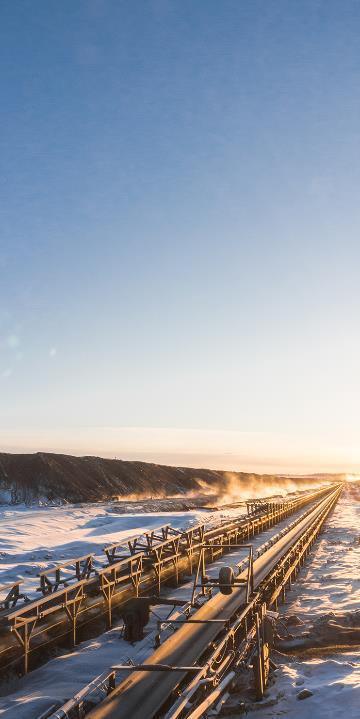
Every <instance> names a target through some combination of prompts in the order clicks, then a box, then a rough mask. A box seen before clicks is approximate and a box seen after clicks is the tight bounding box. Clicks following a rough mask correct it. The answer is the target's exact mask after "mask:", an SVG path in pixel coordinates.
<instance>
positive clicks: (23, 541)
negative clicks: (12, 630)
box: [0, 504, 223, 597]
mask: <svg viewBox="0 0 360 719" xmlns="http://www.w3.org/2000/svg"><path fill="white" fill-rule="evenodd" d="M222 515H223V513H222V512H210V511H207V510H195V511H188V512H174V513H171V514H169V513H168V512H155V513H152V514H149V513H147V514H143V513H136V514H119V513H118V512H117V510H116V505H111V504H103V505H101V504H88V505H83V506H76V505H72V506H71V505H69V506H66V507H38V508H34V509H30V508H27V507H24V506H23V507H16V508H9V507H0V585H4V584H9V583H10V582H12V581H16V580H18V579H21V580H22V581H23V582H24V585H23V586H24V589H25V591H26V593H27V594H28V596H30V597H34V596H35V597H38V595H36V594H34V593H35V591H36V587H38V586H39V579H38V578H37V575H38V573H39V572H41V571H43V570H45V569H50V568H51V567H54V566H55V564H59V563H61V562H65V561H67V560H69V559H74V558H76V557H81V556H84V555H86V554H91V553H94V554H95V557H96V559H97V560H98V562H99V566H100V565H101V564H104V562H105V559H106V557H105V555H104V553H103V547H104V546H105V545H107V544H111V543H114V542H119V543H120V542H123V541H125V540H126V539H127V538H129V537H134V536H139V535H140V534H142V533H143V532H145V531H147V530H151V529H155V528H156V527H160V526H162V525H164V524H171V525H172V526H173V527H175V528H177V529H180V528H183V529H185V528H187V527H189V526H192V525H194V524H198V523H199V522H211V521H213V520H214V518H215V517H219V516H220V517H221V516H222Z"/></svg>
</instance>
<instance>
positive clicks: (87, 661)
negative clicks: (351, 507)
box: [0, 505, 303, 719]
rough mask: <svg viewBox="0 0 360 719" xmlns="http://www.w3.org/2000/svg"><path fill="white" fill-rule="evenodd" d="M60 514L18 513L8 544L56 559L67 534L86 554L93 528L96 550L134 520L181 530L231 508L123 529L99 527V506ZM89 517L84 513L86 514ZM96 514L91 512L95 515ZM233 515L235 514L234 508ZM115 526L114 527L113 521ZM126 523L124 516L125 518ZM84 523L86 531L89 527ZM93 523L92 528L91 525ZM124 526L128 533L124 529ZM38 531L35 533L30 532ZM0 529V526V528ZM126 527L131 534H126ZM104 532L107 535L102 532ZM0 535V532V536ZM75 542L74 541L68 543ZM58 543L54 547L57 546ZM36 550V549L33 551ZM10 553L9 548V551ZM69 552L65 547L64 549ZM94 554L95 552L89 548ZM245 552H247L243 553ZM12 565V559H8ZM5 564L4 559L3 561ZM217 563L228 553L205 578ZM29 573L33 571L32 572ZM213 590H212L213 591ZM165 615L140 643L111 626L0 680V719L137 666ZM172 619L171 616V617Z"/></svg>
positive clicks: (32, 712) (186, 591) (36, 710)
mask: <svg viewBox="0 0 360 719" xmlns="http://www.w3.org/2000/svg"><path fill="white" fill-rule="evenodd" d="M302 511H303V510H302V509H301V510H299V511H298V512H297V513H295V514H294V515H293V516H292V517H291V520H294V519H295V518H296V517H297V516H300V514H301V513H302ZM63 512H64V514H63V516H61V515H60V516H58V514H57V511H54V512H52V511H51V514H50V515H49V514H48V513H47V510H46V511H44V512H40V514H39V513H38V512H36V514H35V515H31V512H25V511H24V513H23V514H24V518H23V523H22V524H21V525H20V528H21V531H22V534H21V533H20V534H19V537H18V539H15V536H13V535H11V537H12V539H11V542H12V543H14V542H15V541H16V543H17V544H16V548H17V552H18V553H19V554H21V552H23V551H24V550H23V548H24V547H27V546H28V543H29V542H32V543H33V545H32V546H33V551H34V552H35V551H38V552H40V553H41V552H43V551H44V550H45V551H48V550H49V548H50V546H51V547H52V548H53V552H54V555H56V558H58V557H59V552H64V544H65V548H66V538H67V539H69V533H70V532H71V533H72V534H73V535H74V534H75V537H77V539H76V541H77V542H78V541H81V542H84V541H86V550H85V551H89V546H90V547H91V542H92V541H94V535H93V533H92V532H93V531H94V530H95V529H96V530H97V534H96V535H95V541H96V543H97V544H96V546H97V547H99V546H100V547H101V546H103V544H104V543H105V541H104V540H105V539H106V540H107V542H108V543H109V542H110V541H116V540H117V539H118V538H119V535H120V534H121V531H123V535H122V537H123V538H124V537H125V536H129V534H134V532H133V531H132V530H133V529H134V522H138V525H137V528H138V530H139V529H141V530H144V529H145V528H151V527H157V526H159V525H161V524H164V523H166V522H171V524H172V525H173V526H177V527H185V526H187V525H188V524H189V523H194V522H198V521H204V519H206V520H207V521H209V523H210V522H212V521H215V519H216V521H218V520H219V518H220V519H221V518H222V517H224V518H225V517H226V516H229V513H232V511H231V510H224V511H221V512H217V513H206V512H197V513H196V514H194V513H192V512H185V513H182V514H180V513H179V514H178V515H176V516H175V515H169V514H167V515H161V516H159V515H154V516H152V515H148V514H147V515H145V516H144V515H140V516H138V517H137V518H136V519H135V518H132V521H131V525H130V526H129V525H127V524H126V522H127V519H128V518H127V517H126V516H124V515H120V516H119V515H116V518H113V519H114V523H113V521H112V520H111V523H110V524H108V523H106V521H105V523H103V521H104V520H106V517H107V516H108V514H107V512H106V509H105V508H99V506H98V505H97V506H93V507H92V508H91V507H89V506H88V507H86V508H81V509H76V508H69V507H67V508H66V509H65V508H64V510H63ZM89 513H90V514H89ZM96 513H97V514H96ZM237 513H238V510H237ZM49 516H50V517H51V518H54V520H53V522H54V523H52V522H49ZM39 517H42V518H43V519H44V522H43V524H42V525H41V528H40V524H39V522H40V519H39ZM115 519H116V522H118V524H116V523H115ZM8 520H9V527H10V528H11V526H13V525H12V524H11V522H12V521H13V520H12V518H8V519H5V520H4V521H8ZM129 520H130V518H129ZM65 521H66V522H67V530H66V529H64V522H65ZM89 523H90V527H89ZM288 523H289V519H285V520H283V522H280V523H279V524H278V525H276V526H274V527H271V528H270V529H269V530H267V531H265V532H263V533H261V534H259V535H257V536H255V537H254V539H253V544H254V547H255V548H256V547H258V546H260V545H261V544H262V543H263V542H266V541H268V539H269V538H270V537H271V536H272V535H273V534H276V533H277V532H279V531H280V530H281V529H282V528H283V527H285V526H286V525H287V524H288ZM93 525H95V526H93ZM126 526H128V529H126ZM36 528H38V529H36ZM3 529H4V525H3V527H2V530H3ZM129 529H131V531H130V532H129ZM107 530H110V533H109V534H107V533H106V532H107ZM1 533H2V535H3V536H4V531H2V532H1ZM73 541H75V540H73ZM40 542H41V543H43V545H44V548H43V549H40V548H39V546H38V545H39V543H40ZM57 542H59V546H60V547H61V549H59V547H58V546H57ZM36 548H37V549H36ZM73 549H74V545H72V546H71V556H73ZM13 551H14V550H13ZM68 551H70V549H69V550H68ZM94 551H96V549H95V548H94ZM246 554H247V552H246ZM13 559H15V565H14V566H17V564H16V555H14V557H13ZM240 559H244V550H240V549H239V550H237V552H234V554H233V555H232V561H233V563H234V564H235V562H236V561H239V560H240ZM8 560H9V557H8ZM223 564H226V565H227V564H229V555H224V556H223V557H222V558H221V559H219V560H218V561H217V562H215V563H214V564H212V565H209V567H208V568H207V573H208V575H209V576H214V577H215V576H218V573H219V568H220V566H222V565H223ZM34 571H35V570H34ZM192 586H193V582H192V581H191V582H190V583H188V584H185V585H183V586H181V587H178V588H177V589H171V590H170V589H169V590H168V591H169V592H170V593H171V596H176V597H177V598H178V599H180V598H181V599H184V600H188V599H190V596H191V591H192ZM215 591H216V590H215ZM168 615H169V607H168V606H164V607H159V606H156V607H155V608H154V613H153V614H152V615H151V621H150V624H149V625H148V627H147V629H146V631H147V634H146V636H145V637H144V639H143V640H142V641H141V642H137V643H136V644H135V645H134V646H131V645H130V644H128V643H127V642H125V641H124V639H122V638H121V623H120V624H119V625H118V626H115V627H114V628H113V629H112V630H110V631H107V632H104V633H103V634H101V635H100V636H98V637H97V638H96V639H90V640H89V641H86V642H83V643H82V644H81V645H79V646H78V647H77V648H76V650H75V651H73V652H68V653H66V654H62V655H61V656H58V657H56V658H54V659H52V660H50V661H48V662H47V664H45V665H44V666H42V667H39V668H38V669H35V670H34V671H33V672H31V673H30V674H29V675H28V676H26V677H23V678H22V679H20V680H16V679H14V680H13V681H8V682H7V683H4V682H3V683H2V684H1V682H0V717H1V719H13V717H14V719H37V717H39V716H40V715H41V713H42V712H44V711H45V710H48V709H49V708H50V707H51V706H53V705H54V704H55V706H56V707H57V706H59V705H60V704H63V703H64V702H65V701H66V700H67V699H69V698H70V697H72V696H74V694H76V693H77V692H79V691H80V690H81V689H82V688H83V687H84V686H85V685H87V684H88V683H89V682H90V681H92V680H93V679H94V678H95V677H96V676H98V675H99V674H101V673H102V672H105V671H106V670H108V669H109V667H111V666H112V665H114V664H119V663H124V662H127V660H128V659H130V658H132V659H133V660H134V661H135V662H136V661H137V662H141V661H144V660H145V659H146V657H148V656H149V655H150V654H151V653H152V652H153V649H154V639H155V631H156V629H157V624H156V621H157V618H158V617H159V616H160V617H161V618H162V619H163V620H165V618H166V617H167V616H168ZM172 616H173V617H174V615H172Z"/></svg>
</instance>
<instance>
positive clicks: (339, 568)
mask: <svg viewBox="0 0 360 719" xmlns="http://www.w3.org/2000/svg"><path fill="white" fill-rule="evenodd" d="M359 500H360V496H359V497H358V501H356V499H355V495H354V494H352V495H350V494H349V492H348V491H345V492H344V493H343V495H342V497H341V499H340V501H339V502H338V504H337V506H336V508H335V510H334V512H333V514H332V515H331V517H330V518H329V520H328V522H327V525H326V528H325V531H324V533H323V534H322V535H321V538H320V540H319V541H318V543H317V545H316V552H315V553H313V554H312V555H311V557H310V559H309V560H308V562H307V565H306V567H305V568H304V569H303V570H302V572H301V573H300V575H299V578H298V580H297V582H296V584H294V585H293V589H292V591H291V592H289V594H288V595H287V601H286V604H285V605H284V606H283V607H281V608H280V611H281V613H282V614H284V616H285V615H286V616H290V615H296V616H297V617H298V618H299V619H300V620H301V621H303V622H304V623H305V626H304V628H305V629H306V625H307V624H308V623H310V622H311V621H312V620H316V619H318V618H319V617H320V616H323V615H326V614H328V613H329V612H334V613H335V615H336V614H337V613H343V612H353V611H354V610H359V609H360V501H359ZM303 689H308V690H310V691H311V692H312V696H309V697H308V698H306V699H303V700H300V699H298V694H299V692H300V691H301V690H303ZM344 713H345V716H346V719H359V717H360V650H359V649H358V648H355V647H354V649H352V648H351V649H350V650H346V651H342V652H334V651H329V650H328V651H327V652H325V653H324V652H322V653H321V654H317V653H316V652H314V653H313V655H312V656H311V658H309V655H307V657H306V655H305V657H304V658H301V657H298V658H296V657H295V658H294V659H293V660H292V659H291V657H289V659H288V660H287V658H284V663H281V664H279V668H278V669H277V671H276V672H275V681H274V683H273V684H272V686H271V687H270V688H269V690H268V692H267V696H266V698H265V700H264V701H263V702H262V703H260V704H259V705H258V706H257V709H256V716H261V717H262V718H263V719H274V718H275V717H278V716H286V718H287V719H339V717H341V716H342V715H343V714H344Z"/></svg>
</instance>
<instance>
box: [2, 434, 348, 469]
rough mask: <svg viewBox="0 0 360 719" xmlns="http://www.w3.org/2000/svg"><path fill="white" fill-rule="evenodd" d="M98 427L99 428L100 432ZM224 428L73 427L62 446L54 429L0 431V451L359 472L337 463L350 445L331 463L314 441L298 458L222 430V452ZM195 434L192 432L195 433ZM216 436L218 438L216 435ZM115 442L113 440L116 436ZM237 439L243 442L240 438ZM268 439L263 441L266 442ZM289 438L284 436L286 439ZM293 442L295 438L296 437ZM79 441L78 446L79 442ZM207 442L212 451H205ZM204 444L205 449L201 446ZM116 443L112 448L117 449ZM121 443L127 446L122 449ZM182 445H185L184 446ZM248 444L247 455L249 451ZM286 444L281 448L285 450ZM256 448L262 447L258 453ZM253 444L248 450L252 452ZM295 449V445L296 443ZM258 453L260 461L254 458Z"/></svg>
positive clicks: (260, 438) (274, 443) (256, 438)
mask: <svg viewBox="0 0 360 719" xmlns="http://www.w3.org/2000/svg"><path fill="white" fill-rule="evenodd" d="M100 429H101V431H100ZM99 434H101V435H102V439H103V442H102V444H100V445H98V447H97V448H96V447H95V446H94V438H95V437H97V438H98V437H99ZM223 434H224V433H219V432H213V433H210V432H199V431H197V432H191V431H189V430H176V431H175V432H174V431H171V430H168V429H164V428H161V429H154V428H153V429H152V430H151V431H149V430H139V428H122V429H120V430H119V429H114V428H98V429H95V430H93V435H92V433H91V431H89V428H86V430H85V431H84V430H83V431H82V432H77V433H76V436H75V437H73V438H72V440H70V438H68V441H67V443H64V444H63V445H62V444H61V443H59V440H58V441H56V439H55V441H54V435H53V433H50V435H48V436H46V434H45V433H43V435H42V440H39V439H38V440H37V441H38V444H34V437H33V436H32V435H31V434H29V433H27V434H26V438H25V437H24V438H23V444H18V445H13V444H9V443H8V440H4V434H0V441H1V449H0V452H1V451H2V452H5V453H10V454H36V453H53V454H61V455H69V456H75V457H100V458H104V459H119V460H123V461H134V462H136V461H138V462H149V463H154V464H163V465H168V466H173V467H188V468H193V469H211V470H222V471H226V472H229V473H231V472H245V473H255V474H278V475H280V474H282V475H284V476H285V475H297V476H308V475H316V474H345V475H348V476H350V477H351V476H352V475H358V474H360V464H359V465H358V464H356V462H353V463H352V464H349V463H348V464H346V462H345V461H343V462H341V456H350V455H351V451H352V450H351V448H349V447H334V450H335V455H334V456H336V453H337V454H338V461H337V462H335V461H333V462H332V463H331V464H328V465H326V464H324V463H322V464H321V463H318V462H317V461H316V457H317V449H318V448H317V445H316V443H315V444H314V443H313V445H312V447H311V446H309V445H307V446H306V447H305V446H304V447H303V448H302V449H303V451H302V454H303V457H304V461H303V462H302V463H299V462H296V461H295V460H294V454H293V456H292V455H291V452H293V453H294V447H292V445H291V443H290V444H289V445H288V446H286V444H285V438H284V437H282V438H280V441H279V438H274V437H272V438H270V439H269V438H268V437H266V436H264V435H261V434H260V435H256V434H255V433H243V434H244V435H245V436H244V437H242V438H240V436H239V433H235V432H234V433H232V434H231V435H230V433H226V434H227V438H226V439H227V452H225V453H224V452H222V451H220V450H219V449H218V450H217V449H216V442H218V443H219V445H220V447H222V446H223V444H224V437H223ZM194 435H195V436H194ZM219 435H220V440H219ZM164 436H165V437H166V444H167V451H166V450H164V448H163V438H164ZM116 437H117V438H118V439H117V441H118V444H117V445H116V444H115V442H116V439H115V438H116ZM241 439H242V442H241ZM266 440H267V444H266ZM287 440H289V438H287ZM297 441H298V438H297ZM79 442H80V447H79ZM241 443H243V444H245V446H246V449H247V452H248V454H247V455H246V454H245V453H244V454H243V455H241V454H236V450H237V448H238V447H239V446H241ZM209 445H211V447H212V451H211V452H210V451H209ZM205 446H206V447H207V451H206V449H205ZM116 447H117V449H116ZM125 447H126V449H125ZM184 447H186V450H185V449H184ZM249 447H250V454H249ZM285 447H286V451H285ZM260 448H261V452H260ZM251 449H252V454H251ZM298 452H299V448H298ZM260 454H261V461H260V462H259V460H258V459H257V458H256V457H257V456H258V455H260Z"/></svg>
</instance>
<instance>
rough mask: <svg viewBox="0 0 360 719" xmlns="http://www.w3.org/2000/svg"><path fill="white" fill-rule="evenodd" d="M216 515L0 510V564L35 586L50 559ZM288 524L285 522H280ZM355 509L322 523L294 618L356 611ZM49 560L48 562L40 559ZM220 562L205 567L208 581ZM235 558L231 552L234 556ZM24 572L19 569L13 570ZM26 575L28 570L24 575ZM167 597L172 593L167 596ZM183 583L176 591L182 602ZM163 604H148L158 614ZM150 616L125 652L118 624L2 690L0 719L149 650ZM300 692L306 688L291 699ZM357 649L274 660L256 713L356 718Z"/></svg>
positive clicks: (359, 559) (24, 715)
mask: <svg viewBox="0 0 360 719" xmlns="http://www.w3.org/2000/svg"><path fill="white" fill-rule="evenodd" d="M228 514H229V512H228V510H224V511H223V512H220V513H214V512H207V511H206V510H204V511H203V510H196V511H194V512H184V513H176V514H171V515H169V514H167V513H164V514H161V513H158V514H156V515H155V514H154V515H151V514H150V515H149V514H146V515H144V514H140V515H118V514H116V513H115V512H114V511H113V508H112V507H111V506H108V505H101V506H99V505H88V506H81V507H66V508H65V507H64V508H39V509H36V510H33V509H31V510H29V509H27V510H25V509H10V508H6V509H5V508H4V509H3V510H2V512H1V514H0V541H1V542H2V544H1V551H3V552H5V555H4V556H2V557H0V559H1V566H2V567H3V568H4V574H5V572H6V574H7V577H8V578H9V576H10V577H11V578H15V577H16V576H18V574H21V573H23V574H24V576H25V577H27V580H30V581H32V582H33V583H34V584H33V586H35V583H36V579H35V574H36V573H37V572H38V571H39V569H40V568H44V567H45V566H46V567H47V566H51V565H52V564H53V563H54V562H56V561H61V560H65V559H69V558H71V557H74V556H75V555H76V554H86V553H87V552H90V551H93V552H95V553H96V554H97V556H99V557H100V556H101V555H102V547H103V546H104V545H105V544H109V543H111V542H115V541H118V540H119V539H121V540H123V539H125V538H126V537H128V536H134V535H135V534H139V533H141V532H142V531H145V530H146V529H151V528H154V527H158V526H160V525H162V524H165V523H171V524H172V525H173V526H176V527H178V528H180V527H184V528H185V527H186V526H189V525H191V524H194V523H197V522H199V521H204V520H206V521H209V522H212V521H214V520H215V519H218V518H219V516H224V517H225V516H228ZM288 521H289V520H287V522H288ZM287 522H286V521H285V522H284V523H281V524H280V525H277V527H274V528H272V529H270V530H268V532H265V533H263V534H261V535H259V536H258V537H256V538H254V544H255V546H259V545H260V544H262V543H263V542H265V541H266V540H267V539H268V538H269V537H270V536H271V535H272V534H274V533H277V532H278V531H279V529H280V528H281V527H282V526H284V525H285V524H286V523H287ZM359 534H360V503H359V502H356V501H354V498H353V497H350V496H348V495H346V494H345V495H344V496H343V497H342V499H341V500H340V502H339V504H338V505H337V507H336V509H335V511H334V513H333V514H332V516H331V517H330V519H329V520H328V523H327V527H326V530H325V532H324V533H323V535H322V536H321V538H320V540H319V542H318V544H317V546H316V552H315V553H313V554H312V555H311V559H310V560H309V561H308V564H307V567H306V568H304V569H303V570H302V572H301V574H300V576H299V579H298V582H297V583H296V584H295V585H294V589H293V590H292V592H291V593H289V594H288V595H287V603H286V605H285V606H284V608H283V610H282V611H284V613H285V612H286V614H288V615H289V614H297V616H298V617H300V618H301V619H302V620H303V621H305V620H307V619H310V618H311V617H313V616H320V615H322V614H324V613H327V612H329V611H334V610H335V611H341V612H343V611H350V610H354V609H358V608H359V607H360V556H359V554H360V545H359ZM49 555H51V560H50V559H49V558H48V557H49ZM222 561H226V563H229V557H227V558H225V560H219V562H218V563H215V564H214V565H212V567H211V568H209V572H208V573H209V574H212V573H214V575H215V574H216V573H217V572H218V570H219V564H221V562H222ZM234 561H235V556H234ZM21 568H22V570H21V571H20V569H21ZM28 570H30V571H31V572H32V573H31V574H26V572H27V571H28ZM171 594H172V595H174V594H175V590H172V591H171ZM189 594H190V585H188V586H184V587H181V588H179V589H178V590H176V595H177V596H184V597H185V596H188V595H189ZM168 610H169V607H167V608H164V609H161V608H160V607H155V611H156V614H158V615H160V616H161V617H162V618H165V616H166V615H167V614H168ZM155 625H156V617H155V616H154V617H153V618H152V624H150V626H149V627H148V634H147V635H146V636H145V638H144V640H143V641H142V642H140V643H137V644H136V645H135V646H131V645H129V644H127V643H125V642H124V640H123V639H121V633H120V627H114V628H113V629H112V630H111V631H108V632H105V633H104V634H102V635H101V636H99V637H97V638H96V639H91V640H89V641H87V642H84V643H83V644H81V645H80V646H79V647H78V648H77V649H76V651H74V652H71V653H67V654H63V655H62V656H59V657H57V658H55V659H53V660H51V661H49V662H48V663H47V664H46V665H44V666H43V667H40V668H39V669H37V670H35V671H33V672H32V673H31V675H29V676H28V677H24V678H23V679H21V680H14V681H13V682H11V683H10V684H7V685H6V686H5V685H4V684H3V685H0V695H2V696H1V697H0V716H1V718H2V717H4V719H13V718H14V719H36V718H37V717H38V716H40V714H41V713H42V712H43V711H44V710H45V709H47V708H49V707H50V706H52V705H53V704H56V705H57V706H58V705H59V703H63V702H65V701H66V700H67V699H68V698H69V697H71V696H73V695H74V694H75V693H76V692H78V691H79V690H80V689H81V688H82V687H83V686H84V685H86V684H87V683H88V682H89V681H91V680H92V679H93V678H94V677H95V676H97V675H99V674H100V673H101V672H103V671H106V670H107V669H108V668H109V667H110V666H112V665H113V664H118V663H120V662H121V663H122V662H123V661H126V660H127V659H129V658H133V659H134V660H135V659H136V661H142V660H144V659H145V658H146V656H148V655H149V654H150V653H151V652H152V650H153V641H154V630H155ZM303 688H307V689H309V690H310V691H312V692H313V695H312V696H310V697H309V698H307V699H305V700H303V701H299V700H298V699H297V695H298V693H299V691H300V690H301V689H303ZM359 706H360V652H359V651H356V650H355V649H354V650H351V651H346V652H344V653H341V654H340V653H338V654H332V655H327V656H321V657H320V656H318V657H315V658H312V659H305V660H300V659H297V660H295V661H292V660H291V658H290V657H289V661H287V660H286V663H284V664H279V669H278V670H277V672H276V676H275V681H274V683H273V684H272V686H271V687H270V688H269V690H268V696H267V698H266V700H265V702H263V703H261V704H258V705H257V707H258V709H257V715H259V716H260V717H264V719H265V718H266V719H274V717H277V716H280V715H282V716H286V717H288V718H289V719H310V718H311V719H325V717H326V719H338V716H339V714H340V712H341V711H344V708H346V714H347V719H359V717H360V710H359Z"/></svg>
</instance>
